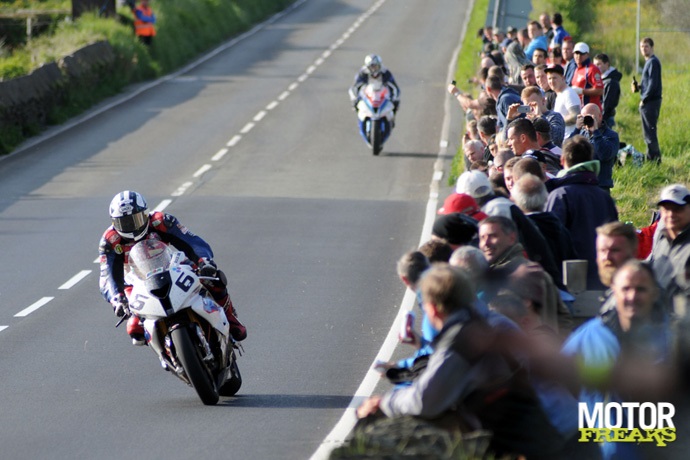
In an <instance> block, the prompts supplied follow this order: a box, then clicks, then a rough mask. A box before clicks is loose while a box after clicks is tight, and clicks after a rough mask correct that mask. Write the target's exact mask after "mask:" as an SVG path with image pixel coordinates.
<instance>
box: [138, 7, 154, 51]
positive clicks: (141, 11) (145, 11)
mask: <svg viewBox="0 0 690 460" xmlns="http://www.w3.org/2000/svg"><path fill="white" fill-rule="evenodd" d="M155 24H156V15H155V14H153V10H152V9H151V7H150V6H149V0H141V2H140V3H139V6H137V7H136V8H134V34H135V35H136V36H137V37H139V40H141V42H142V43H143V44H144V45H147V46H148V45H151V43H152V42H153V37H155V36H156V26H155Z"/></svg>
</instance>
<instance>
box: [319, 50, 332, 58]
mask: <svg viewBox="0 0 690 460" xmlns="http://www.w3.org/2000/svg"><path fill="white" fill-rule="evenodd" d="M330 55H331V50H330V49H328V50H326V51H324V52H323V53H322V54H321V57H323V58H324V59H326V58H327V57H328V56H330Z"/></svg>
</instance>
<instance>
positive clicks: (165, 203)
mask: <svg viewBox="0 0 690 460" xmlns="http://www.w3.org/2000/svg"><path fill="white" fill-rule="evenodd" d="M186 184H189V185H192V183H191V182H186ZM178 190H179V189H178ZM183 192H184V191H183ZM170 203H172V200H163V201H161V202H160V203H158V206H156V207H155V208H153V211H151V212H163V210H164V209H165V208H167V207H168V206H170Z"/></svg>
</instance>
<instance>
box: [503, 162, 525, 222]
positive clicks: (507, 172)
mask: <svg viewBox="0 0 690 460" xmlns="http://www.w3.org/2000/svg"><path fill="white" fill-rule="evenodd" d="M512 152H513V153H514V154H515V151H514V150H512ZM520 160H521V158H520V156H519V155H517V154H515V156H514V157H512V158H511V159H510V160H508V161H506V162H505V164H504V165H503V180H505V182H506V188H507V189H508V193H510V192H511V191H512V190H513V184H515V181H514V180H513V167H514V166H515V165H516V164H517V162H518V161H520ZM504 215H505V214H504ZM506 217H508V216H507V215H506Z"/></svg>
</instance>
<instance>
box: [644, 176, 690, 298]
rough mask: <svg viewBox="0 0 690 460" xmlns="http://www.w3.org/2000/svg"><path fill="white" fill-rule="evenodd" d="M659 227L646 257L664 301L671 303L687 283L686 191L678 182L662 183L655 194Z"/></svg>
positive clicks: (689, 213) (689, 211) (689, 194)
mask: <svg viewBox="0 0 690 460" xmlns="http://www.w3.org/2000/svg"><path fill="white" fill-rule="evenodd" d="M657 205H658V206H659V213H660V214H661V217H660V219H659V227H658V228H657V231H656V233H655V235H654V244H653V246H652V254H651V255H650V256H649V259H648V261H649V262H650V263H651V265H652V268H653V269H654V273H656V276H657V279H658V280H659V284H660V285H661V288H662V289H663V290H664V291H665V295H666V301H667V303H668V304H669V305H673V303H672V301H673V298H674V296H676V295H678V294H680V293H681V291H682V288H681V286H684V285H685V284H687V281H686V279H685V278H686V274H685V270H686V265H687V264H688V259H689V258H690V191H688V189H687V188H686V187H685V186H684V185H682V184H673V185H669V186H668V187H665V188H664V189H663V190H662V191H661V195H660V196H659V202H658V203H657Z"/></svg>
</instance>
